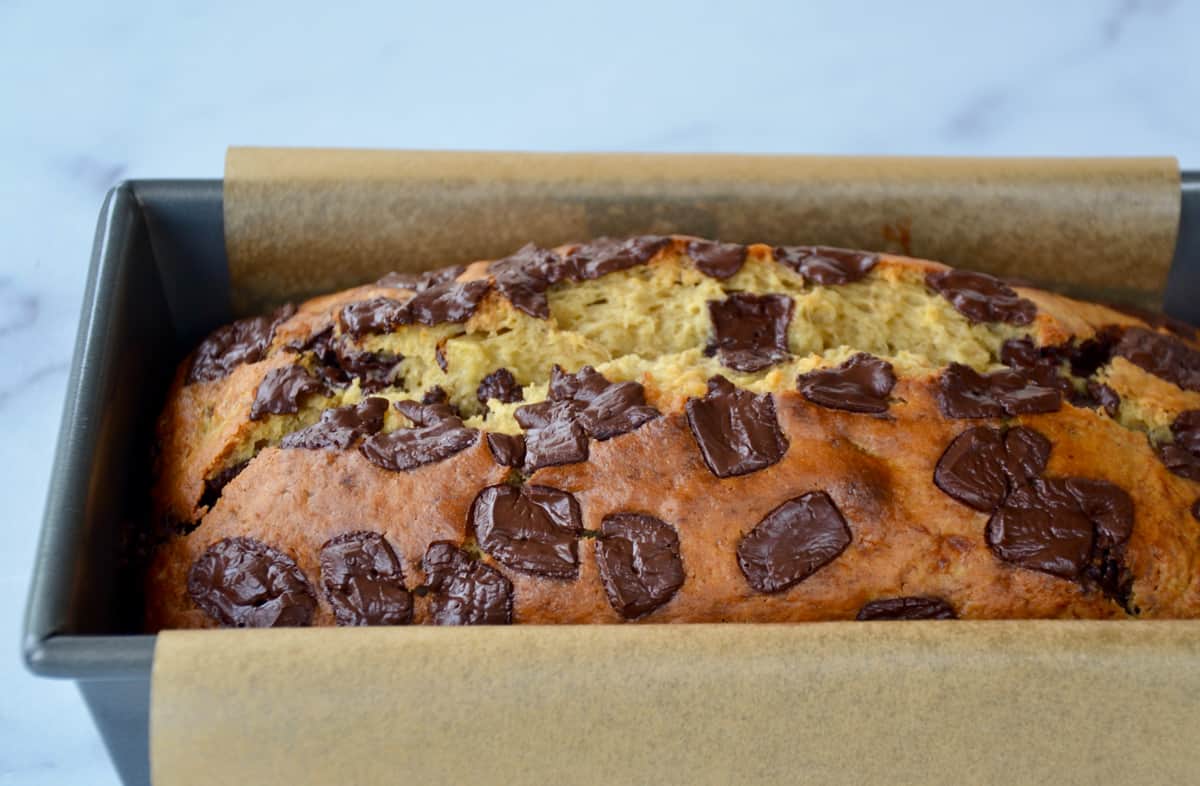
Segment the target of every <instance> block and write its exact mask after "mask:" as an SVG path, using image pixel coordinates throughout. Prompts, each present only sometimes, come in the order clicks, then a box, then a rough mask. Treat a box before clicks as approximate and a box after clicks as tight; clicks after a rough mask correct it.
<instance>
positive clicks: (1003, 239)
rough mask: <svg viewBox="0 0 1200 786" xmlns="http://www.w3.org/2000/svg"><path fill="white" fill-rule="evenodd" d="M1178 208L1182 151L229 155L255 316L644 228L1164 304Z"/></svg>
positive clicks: (231, 236) (245, 282) (234, 220)
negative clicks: (381, 280) (878, 257)
mask: <svg viewBox="0 0 1200 786" xmlns="http://www.w3.org/2000/svg"><path fill="white" fill-rule="evenodd" d="M1179 204H1180V202H1179V169H1178V166H1177V164H1176V162H1175V161H1174V160H1173V159H1169V158H1141V159H1116V158H1108V159H1015V158H1013V159H963V158H828V157H807V156H734V155H708V156H705V155H648V154H640V155H639V154H555V153H459V152H421V151H367V150H308V149H278V148H232V149H230V151H229V154H228V157H227V160H226V171H225V232H226V244H227V248H228V252H229V261H230V269H231V271H232V274H233V282H234V294H235V307H236V309H237V310H238V312H239V313H247V312H251V311H261V310H263V309H265V308H267V307H269V306H273V305H275V304H277V303H279V302H280V301H282V300H286V299H293V300H294V299H299V298H303V297H306V296H310V295H314V294H318V293H321V292H328V291H331V290H335V289H340V288H343V287H347V286H352V285H355V284H359V283H363V282H365V281H368V280H372V279H374V278H377V277H378V276H380V275H382V274H383V273H386V272H388V271H389V270H402V271H416V270H425V269H428V268H431V267H439V266H442V265H448V264H455V263H461V262H471V261H474V260H477V259H490V258H495V257H500V256H504V255H506V254H509V253H511V252H513V251H515V250H516V249H517V248H519V247H520V246H521V245H523V244H524V243H526V242H529V241H534V242H537V243H540V244H542V245H558V244H561V243H566V242H572V241H582V240H587V239H589V238H591V237H595V236H599V235H606V234H607V235H628V234H636V233H644V232H656V233H666V232H680V233H685V234H695V235H700V236H704V237H715V238H719V239H722V240H729V241H733V240H736V241H742V242H767V243H773V244H780V245H782V244H794V243H824V244H829V245H840V246H849V247H854V248H866V249H873V250H882V251H893V252H898V253H908V254H912V255H915V256H921V257H926V258H930V259H936V260H939V261H943V262H947V263H949V264H952V265H958V266H962V267H967V268H972V269H978V270H985V271H989V272H992V273H996V274H998V275H1003V276H1009V277H1015V278H1020V279H1026V280H1029V281H1033V282H1038V283H1042V284H1046V285H1053V286H1054V288H1056V289H1058V290H1060V291H1063V292H1066V293H1068V294H1078V295H1084V296H1088V297H1092V298H1096V299H1106V300H1117V301H1121V302H1127V303H1132V304H1135V305H1141V306H1144V307H1152V308H1153V307H1156V306H1157V305H1158V301H1159V300H1160V298H1161V295H1162V290H1163V286H1164V285H1165V282H1166V276H1167V270H1168V268H1169V266H1170V262H1171V257H1172V253H1173V251H1174V246H1175V233H1176V228H1177V224H1178V220H1179Z"/></svg>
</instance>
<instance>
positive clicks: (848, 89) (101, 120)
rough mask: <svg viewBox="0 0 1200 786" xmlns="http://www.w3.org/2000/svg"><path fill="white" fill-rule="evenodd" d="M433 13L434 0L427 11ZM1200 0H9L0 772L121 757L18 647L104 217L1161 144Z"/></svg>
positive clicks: (5, 6)
mask: <svg viewBox="0 0 1200 786" xmlns="http://www.w3.org/2000/svg"><path fill="white" fill-rule="evenodd" d="M439 9H441V10H439ZM1197 30H1200V5H1198V4H1187V3H1183V2H1167V1H1158V2H1154V1H1147V2H1137V1H1136V0H1121V1H1113V2H1082V1H1079V0H1076V1H1075V2H1056V3H1046V2H1039V1H1037V0H1020V1H1019V2H1007V3H1003V4H968V3H958V2H948V1H947V2H909V3H876V2H847V1H843V2H838V3H820V4H818V3H790V2H774V3H772V2H761V3H719V4H696V3H684V2H671V3H662V4H651V3H645V2H638V3H634V2H622V3H605V4H597V3H593V4H588V5H583V6H572V5H568V4H553V5H551V4H545V5H535V4H526V3H519V2H518V3H499V4H498V3H475V2H468V3H457V4H433V3H425V4H420V6H419V7H417V6H413V7H405V6H403V5H400V4H392V3H377V4H374V5H372V4H369V3H367V4H361V5H355V6H354V7H352V8H349V9H348V10H347V9H346V8H344V7H343V5H342V4H337V3H315V2H293V3H289V4H288V5H287V6H286V10H281V9H279V8H278V7H276V8H274V9H271V8H266V7H260V6H257V5H256V6H254V7H250V4H242V3H237V4H233V3H230V4H222V3H206V4H175V3H157V4H150V5H140V4H132V3H111V4H83V3H36V2H29V1H28V0H26V1H21V2H18V1H17V0H0V73H3V74H4V76H3V78H2V79H0V223H2V226H3V233H2V234H0V238H2V241H3V244H2V246H0V248H2V253H0V423H3V437H0V468H2V472H0V484H3V490H4V493H3V499H4V500H5V501H6V506H7V509H6V513H5V515H4V516H3V517H0V521H2V523H0V526H2V527H3V533H4V536H5V543H6V547H7V548H6V553H7V555H8V557H7V559H5V560H4V561H3V562H2V563H0V640H7V641H8V643H9V644H8V647H9V649H8V652H9V653H10V656H9V657H8V658H7V659H0V783H22V784H52V783H53V784H64V783H72V784H73V783H79V784H105V783H114V782H115V775H114V773H113V771H112V769H111V767H110V765H109V764H108V762H107V760H106V758H105V754H104V751H103V747H102V745H101V744H100V742H99V739H98V737H97V735H96V733H95V731H94V730H93V729H92V726H91V721H90V719H89V718H88V717H87V714H86V712H85V710H84V708H83V705H82V704H81V703H80V701H79V699H78V696H77V694H76V692H75V689H74V687H73V686H72V685H70V684H68V683H62V682H54V681H48V680H40V679H34V678H33V677H30V676H28V675H27V674H26V673H25V672H24V670H23V668H22V666H21V665H20V663H19V662H18V659H17V657H16V650H17V647H16V643H17V630H18V627H19V623H20V618H21V614H22V606H23V602H24V597H25V592H26V589H27V584H28V580H29V575H28V570H29V565H30V562H31V555H32V552H33V549H34V545H35V542H36V536H37V529H38V526H39V522H40V517H41V511H42V505H43V502H44V495H45V489H46V483H47V479H48V474H49V468H50V459H51V451H52V446H53V441H54V437H55V435H56V433H57V429H58V419H59V413H60V411H61V406H62V396H63V390H64V385H65V381H66V373H67V366H68V363H69V360H70V352H71V347H72V343H73V340H74V334H75V328H76V325H77V318H78V309H79V302H80V298H81V295H82V290H83V284H84V278H85V274H86V266H87V261H88V252H89V250H90V247H91V242H92V236H93V231H94V222H95V217H96V213H97V211H98V209H99V206H100V202H101V199H102V198H103V195H104V193H105V191H106V190H107V189H108V188H109V187H110V186H111V185H112V184H113V183H115V182H116V181H118V180H119V179H122V178H127V177H156V176H157V177H216V176H219V175H220V173H221V166H222V155H223V151H224V148H225V146H226V145H227V144H284V145H302V144H307V145H344V146H382V147H418V148H476V149H479V148H495V149H535V150H679V151H702V152H703V151H739V152H814V153H883V154H900V153H904V154H958V155H971V154H1047V155H1054V154H1075V155H1104V154H1173V155H1177V156H1179V157H1180V159H1181V160H1182V162H1183V163H1184V164H1185V165H1191V166H1193V167H1196V166H1200V78H1198V77H1200V69H1198V68H1197V65H1196V60H1197V57H1196V55H1195V54H1194V50H1195V46H1194V39H1195V34H1196V31H1197Z"/></svg>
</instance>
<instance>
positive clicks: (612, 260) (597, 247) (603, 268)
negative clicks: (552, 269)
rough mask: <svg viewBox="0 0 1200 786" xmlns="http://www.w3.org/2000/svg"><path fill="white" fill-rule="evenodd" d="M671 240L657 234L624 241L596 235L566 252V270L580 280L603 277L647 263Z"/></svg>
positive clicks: (572, 276)
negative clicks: (594, 237) (589, 240)
mask: <svg viewBox="0 0 1200 786" xmlns="http://www.w3.org/2000/svg"><path fill="white" fill-rule="evenodd" d="M670 242H671V239H670V238H669V237H659V236H657V235H643V236H641V237H631V238H627V239H625V240H620V239H617V238H611V237H600V238H596V239H595V240H593V241H592V242H590V243H585V244H583V245H582V246H576V247H575V249H574V250H572V251H571V253H570V254H568V255H567V260H566V266H567V270H568V271H569V274H570V277H571V278H574V279H577V280H580V281H585V280H587V279H593V278H600V276H604V275H608V274H609V273H615V272H616V271H618V270H625V269H627V268H631V267H636V266H637V265H644V264H646V263H647V262H649V261H650V260H651V259H652V258H653V257H654V255H655V254H657V253H658V252H659V251H661V250H662V249H663V248H666V246H667V245H669V244H670Z"/></svg>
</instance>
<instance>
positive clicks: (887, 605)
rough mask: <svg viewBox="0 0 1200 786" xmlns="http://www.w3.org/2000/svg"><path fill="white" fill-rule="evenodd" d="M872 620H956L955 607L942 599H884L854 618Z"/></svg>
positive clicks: (876, 601)
mask: <svg viewBox="0 0 1200 786" xmlns="http://www.w3.org/2000/svg"><path fill="white" fill-rule="evenodd" d="M854 619H856V620H859V621H860V622H867V621H870V620H955V619H958V614H956V613H955V612H954V607H953V606H951V605H950V604H949V603H947V602H946V601H944V600H942V599H941V598H921V597H907V598H884V599H883V600H873V601H871V602H870V603H868V604H866V605H865V606H863V607H862V608H861V609H859V610H858V615H857V616H856V617H855V618H854Z"/></svg>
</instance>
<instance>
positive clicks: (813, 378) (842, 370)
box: [796, 352, 896, 414]
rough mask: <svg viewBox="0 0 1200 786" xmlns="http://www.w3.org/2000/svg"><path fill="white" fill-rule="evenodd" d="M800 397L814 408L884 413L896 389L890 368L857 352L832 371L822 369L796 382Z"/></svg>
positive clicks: (888, 364)
mask: <svg viewBox="0 0 1200 786" xmlns="http://www.w3.org/2000/svg"><path fill="white" fill-rule="evenodd" d="M796 385H797V387H798V388H799V390H800V393H801V394H802V395H803V396H804V397H805V398H806V399H808V400H809V401H811V402H813V403H814V404H820V405H821V406H823V407H829V408H830V409H844V410H846V411H848V412H867V413H872V414H881V413H884V412H887V409H888V395H889V394H890V393H891V392H892V388H893V387H895V385H896V375H895V373H893V371H892V364H891V363H888V362H887V361H886V360H881V359H879V358H877V357H873V356H871V355H868V354H866V353H865V352H859V353H858V354H856V355H854V356H853V357H852V358H850V359H849V360H847V361H846V362H845V363H843V364H841V365H840V366H837V367H835V368H822V369H817V370H816V371H810V372H808V373H807V374H801V375H800V376H798V377H797V378H796Z"/></svg>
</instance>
